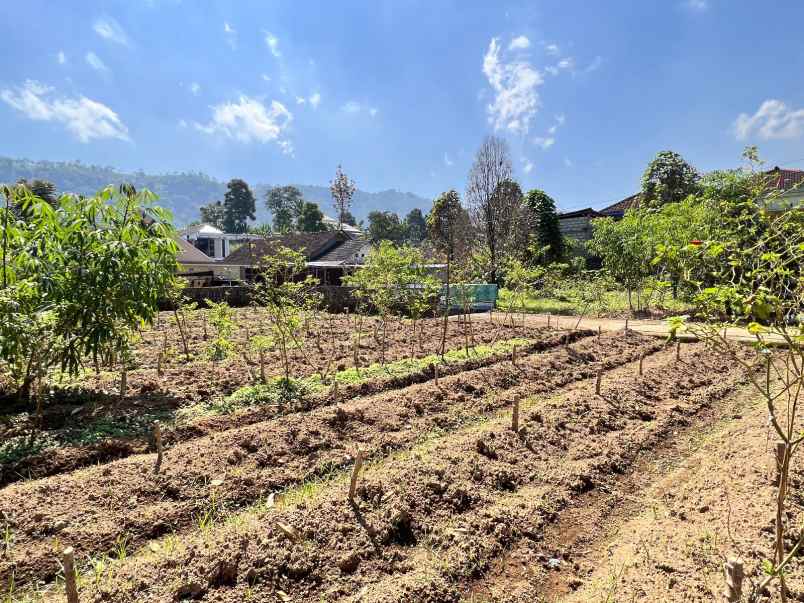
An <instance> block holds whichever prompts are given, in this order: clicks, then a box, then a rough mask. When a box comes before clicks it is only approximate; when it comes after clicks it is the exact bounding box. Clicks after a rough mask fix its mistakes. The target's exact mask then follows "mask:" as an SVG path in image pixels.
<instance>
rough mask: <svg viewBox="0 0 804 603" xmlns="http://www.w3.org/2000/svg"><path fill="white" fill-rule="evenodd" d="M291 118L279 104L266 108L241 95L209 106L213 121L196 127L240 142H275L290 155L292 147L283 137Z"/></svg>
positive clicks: (275, 102)
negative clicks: (233, 99)
mask: <svg viewBox="0 0 804 603" xmlns="http://www.w3.org/2000/svg"><path fill="white" fill-rule="evenodd" d="M292 120H293V115H292V114H291V112H290V111H288V110H287V108H286V107H285V106H284V105H283V104H282V103H280V102H279V101H276V100H273V101H271V104H270V105H269V106H268V107H266V106H265V105H264V104H263V103H262V102H260V101H259V100H257V99H253V98H249V97H248V96H241V97H240V98H239V99H238V100H237V101H236V102H234V101H231V102H227V103H221V104H220V105H216V106H214V107H212V119H211V120H210V122H209V123H207V124H199V123H196V124H195V127H196V129H198V130H199V131H201V132H204V133H205V134H210V135H214V134H218V135H221V136H224V137H226V138H231V139H233V140H237V141H239V142H246V143H249V142H252V141H256V142H261V143H266V142H275V143H276V144H277V145H278V146H279V147H280V148H281V149H282V152H284V153H286V154H291V155H292V154H293V145H292V143H290V141H288V140H285V139H284V138H283V134H284V132H285V130H287V128H288V126H289V125H290V122H291V121H292Z"/></svg>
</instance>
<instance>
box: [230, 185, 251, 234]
mask: <svg viewBox="0 0 804 603" xmlns="http://www.w3.org/2000/svg"><path fill="white" fill-rule="evenodd" d="M226 186H227V187H228V190H227V191H226V195H225V196H224V197H223V208H224V215H223V226H224V230H225V231H226V232H231V233H238V234H239V233H244V232H246V231H247V230H248V220H254V219H255V218H256V216H255V215H254V211H255V209H256V202H255V200H254V193H252V192H251V189H250V188H249V187H248V184H246V182H245V180H241V179H240V178H233V179H232V180H230V181H229V184H227V185H226Z"/></svg>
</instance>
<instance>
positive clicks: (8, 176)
mask: <svg viewBox="0 0 804 603" xmlns="http://www.w3.org/2000/svg"><path fill="white" fill-rule="evenodd" d="M21 178H24V179H26V180H34V179H37V178H38V179H41V180H49V181H50V182H52V183H53V184H55V185H56V188H57V189H58V190H59V192H71V193H78V194H82V195H91V194H94V193H95V192H97V191H98V190H99V189H101V188H103V187H104V186H107V185H108V184H120V183H121V182H130V183H131V184H133V185H134V186H135V187H137V188H148V189H150V190H151V191H153V192H154V193H156V194H157V195H159V199H160V205H162V206H163V207H166V208H168V209H170V210H171V211H172V212H173V215H174V218H175V222H176V225H183V224H187V223H189V222H192V221H194V220H197V219H198V218H199V214H198V208H199V207H200V206H201V205H205V204H206V203H209V202H210V201H213V200H222V199H223V195H224V193H225V192H226V183H224V182H221V181H219V180H216V179H214V178H211V177H210V176H208V175H206V174H203V173H201V172H180V173H172V174H146V173H145V172H141V171H139V172H122V171H119V170H116V169H115V168H112V167H101V166H96V165H87V164H85V163H82V162H80V161H71V162H63V161H31V160H28V159H13V158H9V157H0V182H6V183H13V182H16V181H18V180H20V179H21ZM249 185H250V186H251V188H252V190H253V191H254V193H255V195H256V196H257V222H258V223H260V222H267V221H268V220H269V219H270V213H269V212H268V210H267V209H265V202H264V199H265V191H266V190H267V189H268V188H270V187H271V186H273V185H271V184H260V183H257V184H255V183H251V182H250V183H249ZM296 186H298V187H299V190H301V191H302V194H303V195H304V197H305V198H306V199H307V200H309V201H314V202H316V203H318V204H319V205H320V206H321V210H322V211H323V212H324V213H325V214H329V215H332V214H333V210H332V205H331V197H330V194H329V187H327V186H318V185H306V184H303V185H298V184H297V185H296ZM431 203H432V202H431V201H430V200H429V199H425V198H424V197H420V196H418V195H415V194H413V193H403V192H400V191H397V190H394V189H389V190H385V191H379V192H376V193H371V192H367V191H361V190H358V191H356V192H355V195H354V198H353V202H352V213H353V214H354V215H355V217H356V218H357V219H358V220H362V219H365V218H366V216H367V215H368V213H369V212H370V211H372V210H374V209H381V210H383V211H395V212H396V213H398V214H399V215H400V217H404V215H405V214H406V213H407V212H409V211H410V210H411V209H413V208H414V207H418V208H420V209H422V210H423V211H427V210H428V209H429V208H430V205H431Z"/></svg>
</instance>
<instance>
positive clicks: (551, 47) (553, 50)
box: [544, 44, 561, 57]
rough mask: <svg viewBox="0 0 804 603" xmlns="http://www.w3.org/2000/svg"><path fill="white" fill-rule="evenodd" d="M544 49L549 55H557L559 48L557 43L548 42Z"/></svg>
mask: <svg viewBox="0 0 804 603" xmlns="http://www.w3.org/2000/svg"><path fill="white" fill-rule="evenodd" d="M544 50H545V52H546V53H547V54H549V55H550V56H554V57H555V56H558V55H559V54H560V52H561V50H560V49H559V48H558V44H548V45H547V46H545V47H544Z"/></svg>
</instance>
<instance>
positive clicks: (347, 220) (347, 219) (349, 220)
mask: <svg viewBox="0 0 804 603" xmlns="http://www.w3.org/2000/svg"><path fill="white" fill-rule="evenodd" d="M341 221H342V222H343V223H344V224H348V225H349V226H357V219H356V218H355V217H354V216H353V215H352V212H350V211H349V210H348V209H347V210H346V211H345V212H343V215H342V216H341Z"/></svg>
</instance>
